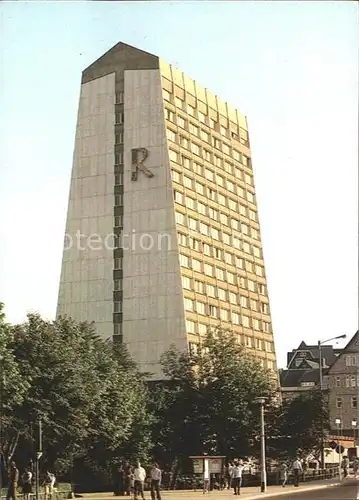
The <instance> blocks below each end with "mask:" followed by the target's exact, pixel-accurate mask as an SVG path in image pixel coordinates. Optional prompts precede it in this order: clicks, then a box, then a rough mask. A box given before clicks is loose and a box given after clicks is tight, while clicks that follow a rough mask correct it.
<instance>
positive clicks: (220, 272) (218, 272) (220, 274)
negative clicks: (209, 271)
mask: <svg viewBox="0 0 359 500" xmlns="http://www.w3.org/2000/svg"><path fill="white" fill-rule="evenodd" d="M216 278H217V279H219V280H221V281H224V271H223V269H219V268H218V267H217V268H216Z"/></svg>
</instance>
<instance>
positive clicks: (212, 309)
mask: <svg viewBox="0 0 359 500" xmlns="http://www.w3.org/2000/svg"><path fill="white" fill-rule="evenodd" d="M209 315H210V316H212V318H217V317H218V312H217V307H216V306H211V305H210V306H209Z"/></svg>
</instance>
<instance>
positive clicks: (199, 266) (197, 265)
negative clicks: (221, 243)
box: [192, 259, 202, 273]
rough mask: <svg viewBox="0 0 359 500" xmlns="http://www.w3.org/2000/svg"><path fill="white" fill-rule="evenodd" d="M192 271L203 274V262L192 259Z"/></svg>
mask: <svg viewBox="0 0 359 500" xmlns="http://www.w3.org/2000/svg"><path fill="white" fill-rule="evenodd" d="M192 269H193V270H194V271H197V272H199V273H200V272H202V264H201V261H199V260H197V259H192Z"/></svg>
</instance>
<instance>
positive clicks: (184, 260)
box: [180, 255, 189, 267]
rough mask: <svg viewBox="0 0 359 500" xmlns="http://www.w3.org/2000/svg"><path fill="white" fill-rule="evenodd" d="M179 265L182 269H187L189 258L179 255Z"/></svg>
mask: <svg viewBox="0 0 359 500" xmlns="http://www.w3.org/2000/svg"><path fill="white" fill-rule="evenodd" d="M180 264H181V266H182V267H189V258H188V257H187V255H180Z"/></svg>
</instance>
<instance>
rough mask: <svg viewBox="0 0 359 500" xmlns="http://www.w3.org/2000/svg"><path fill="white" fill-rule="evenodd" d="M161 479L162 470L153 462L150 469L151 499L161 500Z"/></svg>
mask: <svg viewBox="0 0 359 500" xmlns="http://www.w3.org/2000/svg"><path fill="white" fill-rule="evenodd" d="M161 480H162V471H161V469H160V468H159V467H158V464H154V466H153V468H152V470H151V499H152V500H161V491H160V488H161Z"/></svg>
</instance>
